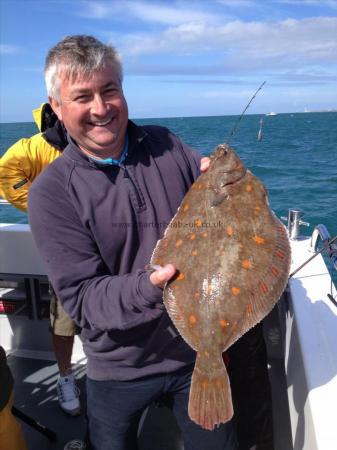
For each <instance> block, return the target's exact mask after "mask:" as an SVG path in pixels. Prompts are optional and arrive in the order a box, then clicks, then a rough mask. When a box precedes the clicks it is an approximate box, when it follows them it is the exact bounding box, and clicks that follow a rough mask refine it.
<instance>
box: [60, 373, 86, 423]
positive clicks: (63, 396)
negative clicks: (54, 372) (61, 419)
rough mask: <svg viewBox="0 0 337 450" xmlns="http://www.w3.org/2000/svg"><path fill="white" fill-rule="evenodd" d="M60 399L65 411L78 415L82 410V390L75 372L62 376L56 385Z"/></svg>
mask: <svg viewBox="0 0 337 450" xmlns="http://www.w3.org/2000/svg"><path fill="white" fill-rule="evenodd" d="M56 390H57V396H58V401H59V404H60V406H61V408H62V409H63V411H64V412H66V413H67V414H70V415H71V416H76V415H77V414H79V413H80V412H81V405H80V400H79V396H80V390H79V389H78V387H77V386H76V381H75V378H74V375H73V374H70V375H66V376H65V377H60V378H59V379H58V382H57V386H56Z"/></svg>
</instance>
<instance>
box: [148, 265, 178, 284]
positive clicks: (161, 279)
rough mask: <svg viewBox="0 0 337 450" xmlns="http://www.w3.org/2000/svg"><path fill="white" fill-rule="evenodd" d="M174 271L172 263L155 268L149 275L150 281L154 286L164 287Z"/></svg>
mask: <svg viewBox="0 0 337 450" xmlns="http://www.w3.org/2000/svg"><path fill="white" fill-rule="evenodd" d="M175 273H176V269H175V267H174V265H173V264H166V265H165V266H164V267H161V268H160V269H158V270H155V271H154V272H153V273H151V275H150V281H151V283H152V284H153V285H154V286H158V287H164V286H165V284H166V283H167V281H168V280H170V279H171V278H172V277H173V275H174V274H175Z"/></svg>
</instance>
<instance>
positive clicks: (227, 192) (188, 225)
mask: <svg viewBox="0 0 337 450" xmlns="http://www.w3.org/2000/svg"><path fill="white" fill-rule="evenodd" d="M167 263H172V264H174V265H175V267H176V268H177V273H176V276H175V277H174V279H172V280H171V281H170V282H168V283H167V285H166V287H165V289H164V293H163V296H164V304H165V307H166V309H167V311H168V314H169V316H170V317H171V319H172V321H173V323H174V324H175V326H176V328H177V329H178V331H179V333H180V334H181V336H182V337H183V338H184V339H185V341H186V342H187V343H188V344H189V345H190V346H191V347H192V348H193V349H194V350H195V351H196V352H197V356H196V363H195V367H194V371H193V375H192V382H191V389H190V396H189V405H188V412H189V416H190V418H191V419H192V420H193V421H194V422H196V423H197V424H199V425H200V426H201V427H203V428H205V429H209V430H212V429H213V428H214V427H215V426H216V425H217V424H220V423H224V422H226V421H228V420H229V419H231V417H232V415H233V406H232V399H231V390H230V383H229V379H228V375H227V371H226V368H225V365H224V363H223V359H222V353H223V352H224V351H225V350H226V349H227V348H228V347H230V346H231V345H232V344H233V343H234V342H235V341H236V340H237V339H238V338H240V337H241V336H242V335H243V334H244V333H245V332H246V331H248V330H249V329H250V328H251V327H253V326H254V325H256V324H257V323H258V322H259V321H260V320H262V319H263V318H264V317H265V316H266V315H267V314H268V313H269V312H270V311H271V310H272V308H273V307H274V305H275V304H276V302H277V301H278V299H279V298H280V296H281V294H282V292H283V290H284V288H285V286H286V283H287V280H288V275H289V269H290V245H289V240H288V236H287V232H286V230H285V227H284V226H283V224H282V223H281V222H280V221H279V220H278V219H277V217H276V216H275V215H274V213H273V212H272V211H271V209H270V208H269V206H268V200H267V193H266V190H265V188H264V186H263V184H262V183H261V181H259V179H258V178H256V177H255V176H254V175H253V174H252V173H251V172H250V171H249V170H247V169H246V168H245V166H244V165H243V163H242V162H241V160H240V158H239V157H238V156H237V155H236V154H235V152H234V151H233V150H232V149H231V148H230V147H229V146H228V145H226V144H221V145H219V146H218V147H217V148H216V150H215V151H214V153H213V155H212V156H211V163H210V167H209V169H208V171H207V172H206V173H204V174H202V175H201V176H200V177H199V178H198V179H197V180H196V182H195V183H194V184H193V185H192V186H191V188H190V190H189V191H188V192H187V194H186V196H185V197H184V199H183V201H182V203H181V205H180V207H179V209H178V212H177V214H176V215H175V217H174V218H173V219H172V221H171V223H170V225H169V226H168V227H167V229H166V231H165V234H164V237H163V238H162V239H161V240H160V241H158V243H157V246H156V248H155V250H154V252H153V255H152V258H151V264H152V265H161V266H162V265H165V264H167Z"/></svg>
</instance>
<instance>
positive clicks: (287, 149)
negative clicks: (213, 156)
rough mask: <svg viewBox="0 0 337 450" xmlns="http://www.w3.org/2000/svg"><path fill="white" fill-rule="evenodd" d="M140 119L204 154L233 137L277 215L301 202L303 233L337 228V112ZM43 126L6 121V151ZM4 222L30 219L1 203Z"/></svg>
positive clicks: (1, 144) (0, 139)
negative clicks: (157, 126)
mask: <svg viewBox="0 0 337 450" xmlns="http://www.w3.org/2000/svg"><path fill="white" fill-rule="evenodd" d="M134 121H135V122H136V123H138V124H140V125H143V124H158V125H163V126H165V127H168V128H170V129H171V130H172V131H173V132H174V133H175V134H177V135H178V136H179V137H180V138H181V139H182V140H183V141H184V142H186V143H187V144H189V145H190V146H191V147H193V148H195V149H197V150H198V151H199V152H200V153H202V154H203V155H209V154H210V153H211V152H212V151H213V150H214V149H215V147H216V146H217V145H218V144H220V143H223V142H227V143H229V144H230V145H231V146H232V147H233V148H234V150H235V151H236V152H237V153H238V155H239V156H240V157H241V159H242V160H243V161H244V163H245V165H246V167H247V168H248V169H249V170H250V171H251V172H253V174H254V175H256V176H257V177H259V178H260V179H261V180H262V181H263V183H264V185H265V187H266V188H267V190H268V193H269V203H270V206H271V208H272V209H273V210H274V212H275V214H276V215H277V216H279V217H286V216H287V214H288V209H289V208H299V209H301V210H302V211H303V221H306V222H308V223H309V226H307V227H306V226H302V227H301V233H302V234H304V235H310V234H311V233H312V231H313V229H314V227H315V226H316V225H317V224H324V225H325V226H326V227H327V229H328V231H329V232H330V235H331V236H335V235H336V234H337V112H310V113H285V114H277V115H258V114H249V115H245V116H243V117H242V118H241V120H240V117H239V116H234V115H233V116H211V117H175V118H163V119H158V118H156V119H139V120H137V119H134ZM261 123H262V140H260V141H259V140H258V132H259V129H260V126H261ZM234 130H235V131H234ZM233 131H234V133H233ZM37 132H38V130H37V128H36V125H35V124H34V123H27V122H25V123H2V124H0V156H1V155H2V154H3V153H4V152H5V151H6V149H7V148H8V147H10V146H11V145H12V144H14V143H15V142H16V141H17V140H18V139H20V138H22V137H29V136H31V135H33V134H34V133H37ZM1 222H2V223H27V222H28V220H27V215H26V214H25V213H22V212H20V211H18V210H17V209H15V208H14V207H12V206H2V207H1V205H0V223H1ZM334 278H335V277H334Z"/></svg>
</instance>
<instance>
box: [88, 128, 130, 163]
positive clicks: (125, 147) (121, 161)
mask: <svg viewBox="0 0 337 450" xmlns="http://www.w3.org/2000/svg"><path fill="white" fill-rule="evenodd" d="M128 149H129V139H128V135H127V134H126V135H125V143H124V147H123V151H122V154H121V156H120V157H119V159H113V158H105V159H98V158H94V157H93V156H89V158H90V159H92V160H94V161H95V162H96V163H97V164H102V165H111V166H119V165H120V164H122V163H123V162H124V161H125V158H126V157H127V156H128Z"/></svg>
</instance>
